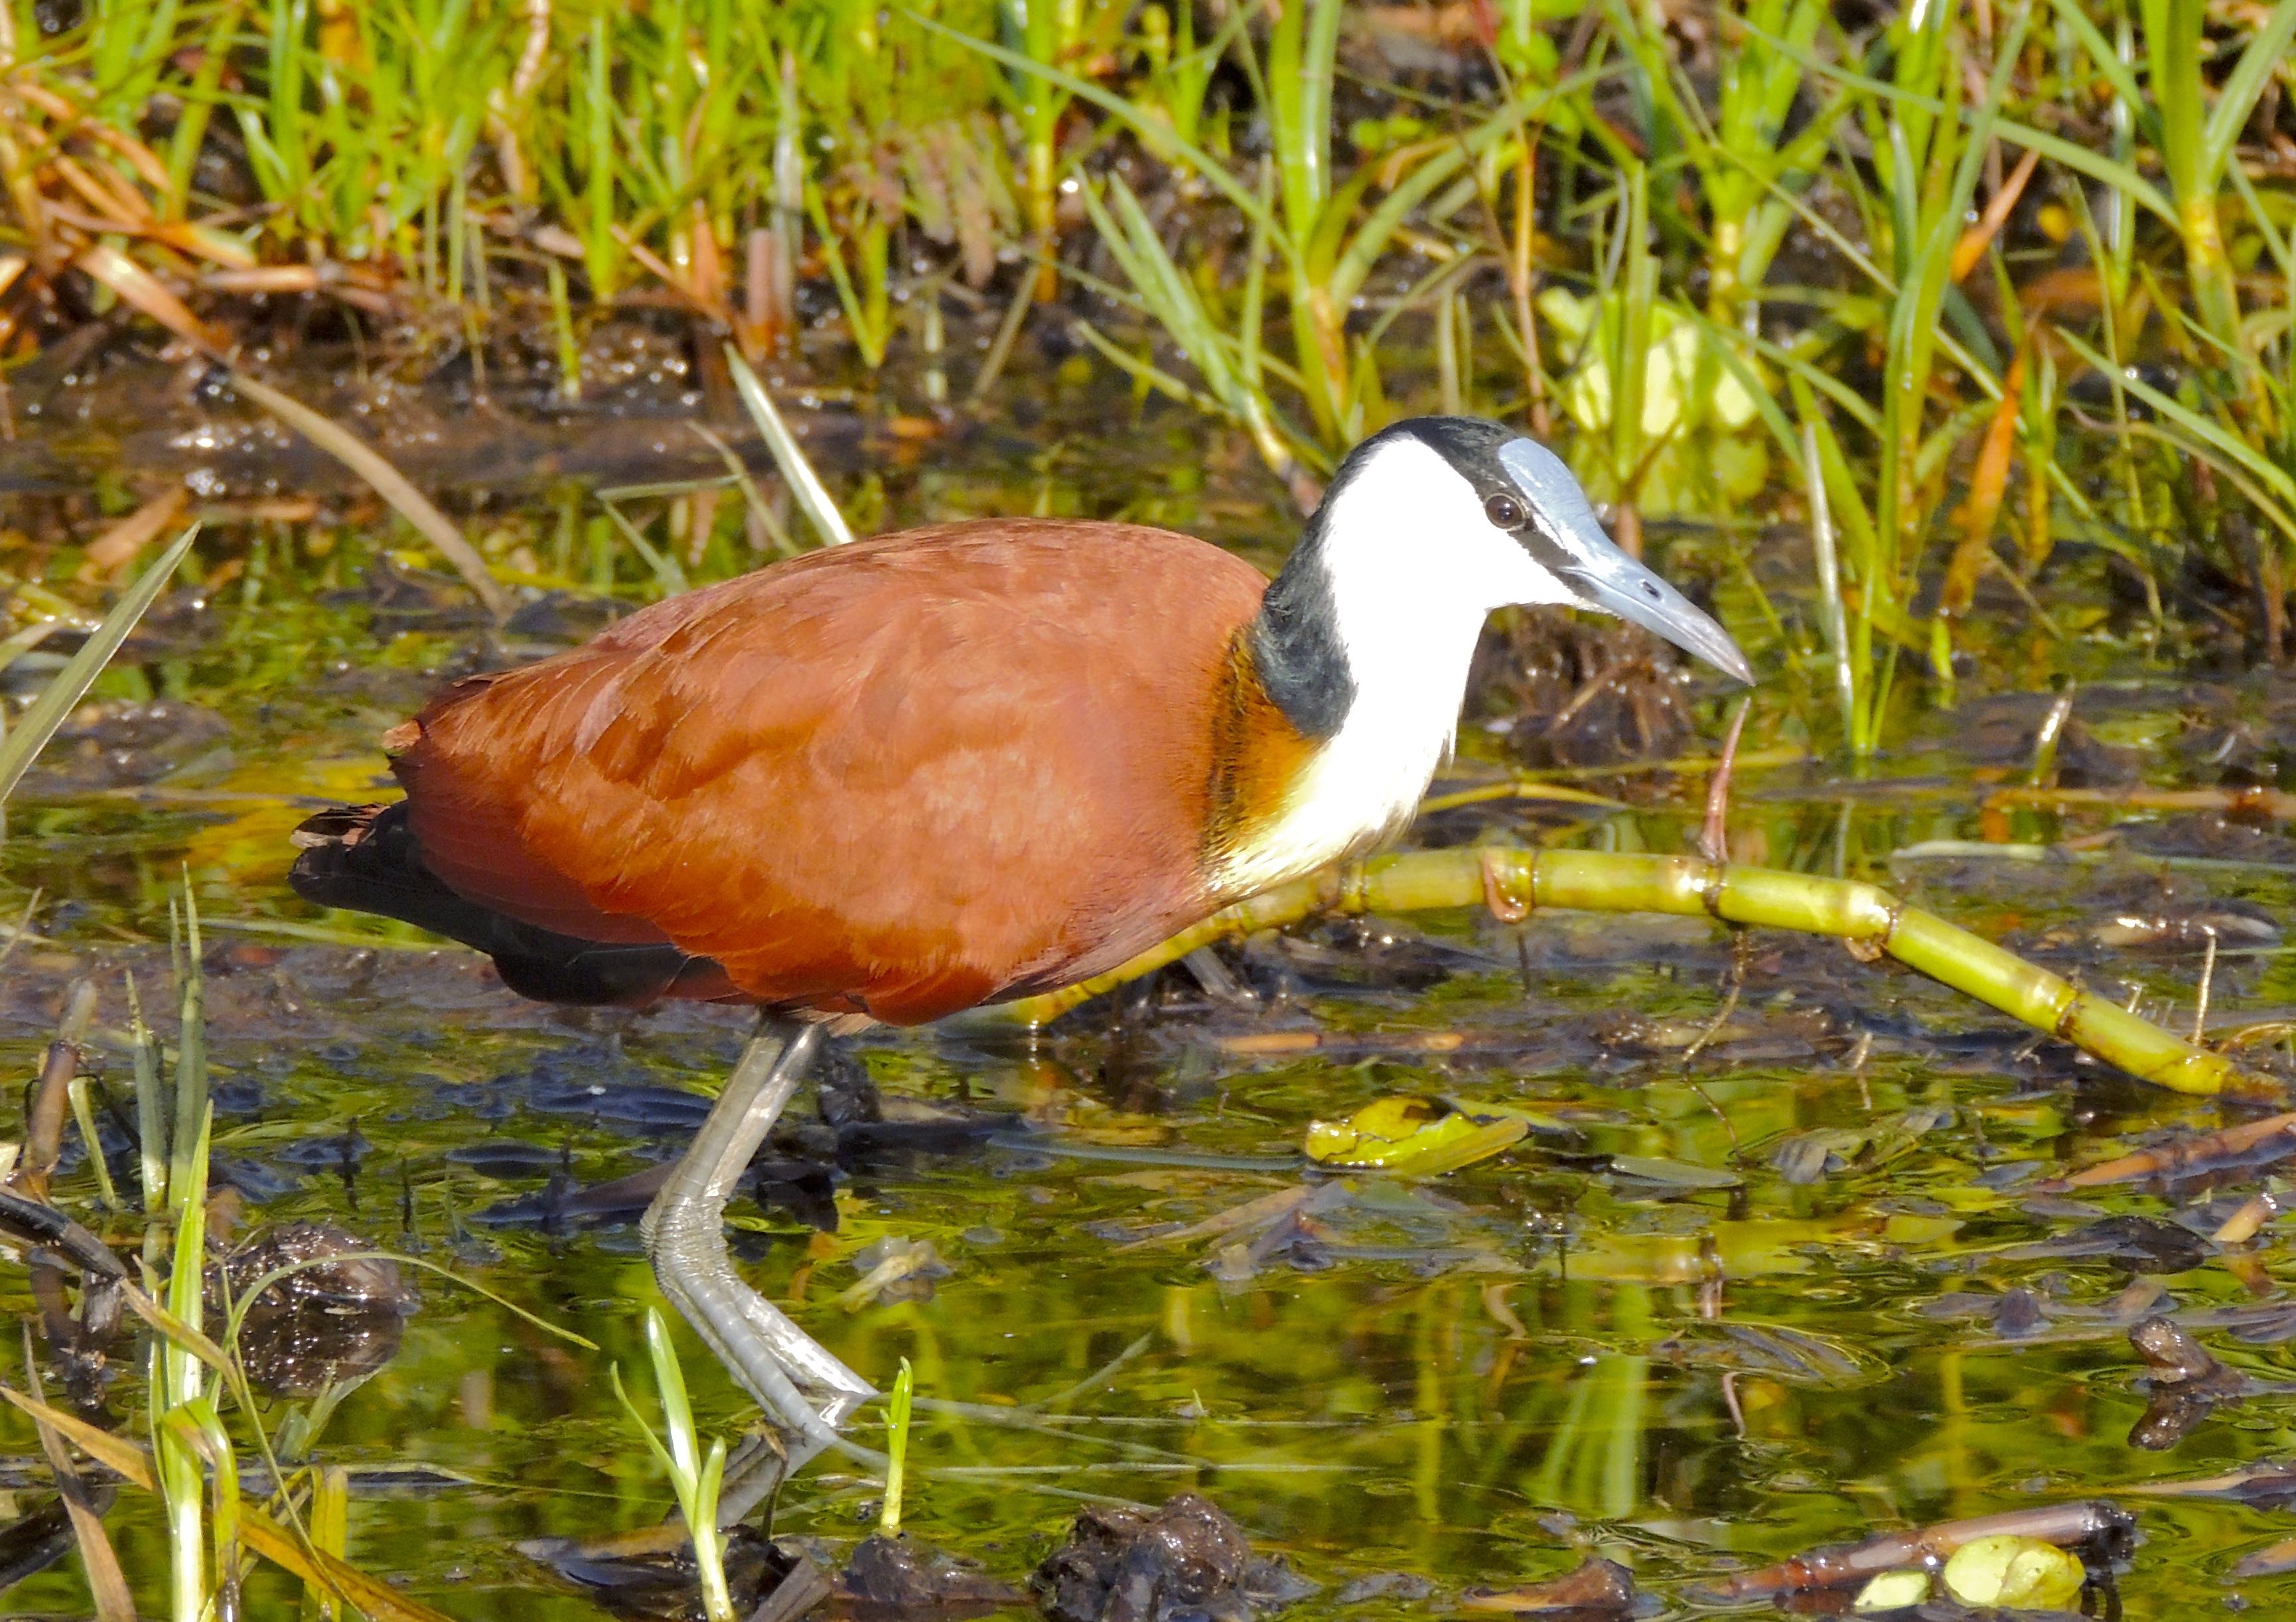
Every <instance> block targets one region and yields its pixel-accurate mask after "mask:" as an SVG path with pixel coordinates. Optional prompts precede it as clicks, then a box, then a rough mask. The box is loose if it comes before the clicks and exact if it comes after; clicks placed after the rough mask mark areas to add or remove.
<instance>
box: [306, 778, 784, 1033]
mask: <svg viewBox="0 0 2296 1622" xmlns="http://www.w3.org/2000/svg"><path fill="white" fill-rule="evenodd" d="M293 838H294V842H295V844H296V846H297V847H298V848H299V852H300V854H299V855H298V856H296V858H295V865H294V867H293V868H292V869H291V870H290V872H288V875H287V881H288V883H290V884H291V885H292V886H293V887H294V889H295V893H296V894H297V895H299V896H300V897H303V899H304V900H306V901H309V902H312V903H314V904H316V905H319V906H333V907H344V908H347V909H348V910H349V911H352V912H355V913H376V914H378V915H379V916H381V917H384V918H397V919H399V920H401V921H402V922H406V923H411V924H413V925H414V926H415V927H416V928H417V929H423V930H430V932H431V933H432V934H434V935H444V936H445V937H447V938H448V939H449V940H459V941H461V942H462V943H463V945H464V946H472V947H475V948H477V949H478V950H479V951H480V952H483V953H485V954H487V955H488V957H491V958H493V959H494V960H495V967H496V969H497V970H498V971H500V972H501V974H502V977H503V983H504V985H506V986H508V987H510V988H511V989H512V991H515V992H517V993H518V994H519V995H521V996H528V997H533V998H535V999H536V1000H537V1001H539V1002H545V1003H577V1004H630V1005H642V1004H648V1003H653V1002H657V1001H660V999H662V998H664V997H677V998H693V999H699V1000H702V1001H717V1000H726V999H734V998H738V995H739V994H738V993H737V992H736V991H735V990H734V987H733V985H732V984H731V982H729V981H728V980H727V979H726V971H724V970H723V969H722V968H720V967H719V966H718V965H717V963H716V962H715V961H713V960H712V959H709V958H706V957H693V956H690V955H688V954H685V953H684V952H681V951H680V950H678V948H677V947H676V946H669V945H667V944H644V945H637V946H629V945H619V944H611V943H607V942H601V941H594V940H584V939H581V938H578V937H576V936H572V935H561V934H558V933H556V932H555V931H553V930H545V929H540V928H537V926H535V925H533V924H530V923H522V922H520V921H519V920H517V919H515V918H512V917H510V916H508V915H507V914H505V913H499V912H496V911H495V910H494V909H493V908H491V907H488V906H485V905H480V903H478V902H475V901H472V900H470V899H469V898H468V897H463V896H460V895H457V894H456V893H455V891H453V890H451V889H447V886H446V884H445V883H444V882H443V881H440V880H439V876H438V875H437V874H436V873H434V872H431V871H430V869H429V868H428V867H426V866H424V865H423V864H422V846H421V845H420V844H419V843H417V842H416V840H415V838H414V829H413V828H412V827H411V826H409V824H408V823H407V818H406V801H404V800H400V801H398V803H396V804H394V805H388V806H336V807H332V808H331V809H328V810H325V811H322V812H320V813H319V814H318V815H316V816H313V817H311V818H309V819H307V821H306V822H305V823H303V824H302V826H300V827H299V828H298V829H296V830H295V832H294V836H293Z"/></svg>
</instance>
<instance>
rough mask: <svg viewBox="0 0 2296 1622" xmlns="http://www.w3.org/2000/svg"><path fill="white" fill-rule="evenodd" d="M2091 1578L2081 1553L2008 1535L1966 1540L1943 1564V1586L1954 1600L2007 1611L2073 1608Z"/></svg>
mask: <svg viewBox="0 0 2296 1622" xmlns="http://www.w3.org/2000/svg"><path fill="white" fill-rule="evenodd" d="M2085 1580H2087V1572H2086V1570H2085V1569H2083V1568H2082V1566H2081V1562H2080V1557H2079V1555H2077V1554H2071V1553H2068V1552H2066V1551H2064V1550H2062V1549H2060V1548H2058V1547H2057V1546H2056V1545H2055V1544H2046V1543H2043V1542H2042V1541H2041V1540H2040V1539H2039V1538H2038V1537H2016V1536H2007V1535H2001V1536H1993V1537H1980V1538H1978V1539H1976V1540H1975V1541H1974V1542H1972V1543H1966V1544H1963V1545H1962V1546H1961V1547H1960V1548H1958V1549H1956V1550H1955V1551H1954V1552H1953V1558H1952V1559H1951V1560H1948V1561H1946V1563H1945V1585H1946V1588H1947V1591H1948V1592H1949V1593H1951V1594H1952V1595H1953V1597H1954V1598H1955V1599H1956V1600H1959V1601H1960V1602H1962V1603H1963V1604H1964V1605H1984V1606H1996V1607H1998V1608H2000V1609H2002V1610H2071V1609H2072V1608H2073V1607H2074V1606H2075V1605H2077V1604H2079V1602H2080V1591H2081V1584H2082V1583H2083V1582H2084V1581H2085Z"/></svg>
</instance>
